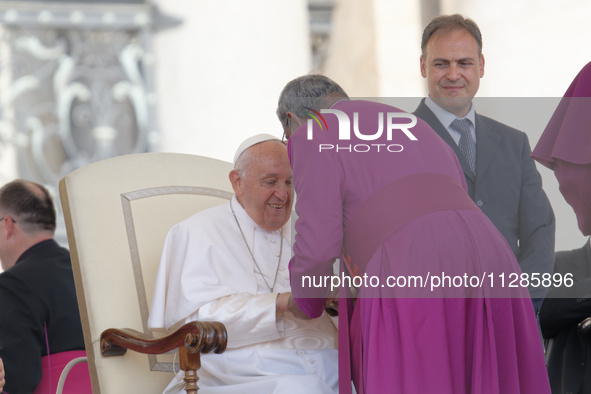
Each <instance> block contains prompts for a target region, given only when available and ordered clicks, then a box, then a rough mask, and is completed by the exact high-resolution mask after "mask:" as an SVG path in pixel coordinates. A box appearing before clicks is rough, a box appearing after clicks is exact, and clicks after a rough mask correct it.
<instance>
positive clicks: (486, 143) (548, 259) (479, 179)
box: [414, 99, 555, 298]
mask: <svg viewBox="0 0 591 394" xmlns="http://www.w3.org/2000/svg"><path fill="white" fill-rule="evenodd" d="M414 114H415V115H416V116H418V117H419V118H421V119H423V120H424V121H426V122H427V123H428V124H429V125H430V126H431V127H432V128H433V130H435V132H436V133H437V134H439V136H440V137H441V138H443V140H444V141H445V142H447V144H448V145H449V146H451V147H452V149H453V150H454V152H455V153H456V156H457V157H458V160H459V161H460V164H461V166H462V169H463V170H464V175H465V177H466V183H467V184H468V193H469V194H470V197H471V198H472V200H474V201H475V202H476V205H478V206H479V207H480V209H482V211H483V212H484V213H485V214H486V216H488V218H489V219H490V220H491V221H492V222H493V224H494V225H495V226H496V227H497V228H498V229H499V231H500V232H501V234H503V236H504V237H505V239H506V240H507V242H508V243H509V246H510V247H511V249H512V250H513V253H515V256H516V257H517V260H518V261H519V265H520V266H521V270H522V271H523V272H526V273H529V274H534V273H538V274H539V276H541V274H543V273H552V270H553V266H554V231H555V222H554V212H553V211H552V207H551V206H550V202H549V201H548V197H546V193H544V191H543V190H542V178H541V176H540V174H539V173H538V170H537V169H536V165H535V163H534V161H533V159H532V158H531V157H530V154H531V148H530V146H529V141H528V139H527V136H526V134H525V133H523V132H521V131H519V130H516V129H514V128H511V127H509V126H507V125H504V124H502V123H500V122H497V121H495V120H493V119H490V118H487V117H486V116H482V115H478V114H476V175H474V174H473V173H472V171H471V170H470V166H469V165H468V162H467V161H466V159H465V158H464V155H463V154H462V152H461V151H460V148H459V147H458V145H457V144H456V143H455V141H454V140H453V138H452V137H451V136H450V135H449V132H448V131H447V129H446V128H445V127H444V126H443V125H442V124H441V122H440V121H439V119H437V117H436V116H435V114H433V112H432V111H431V110H430V109H429V107H427V105H426V104H425V100H424V99H423V100H422V101H421V103H420V104H419V106H418V108H417V109H416V111H415V112H414ZM529 290H530V295H531V296H532V298H541V297H544V294H545V292H546V289H545V288H544V287H543V286H539V287H530V289H529Z"/></svg>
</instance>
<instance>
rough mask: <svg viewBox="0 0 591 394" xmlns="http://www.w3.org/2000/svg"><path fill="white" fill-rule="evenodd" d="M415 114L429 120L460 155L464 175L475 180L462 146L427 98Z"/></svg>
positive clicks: (422, 101) (457, 154) (433, 127)
mask: <svg viewBox="0 0 591 394" xmlns="http://www.w3.org/2000/svg"><path fill="white" fill-rule="evenodd" d="M414 114H415V115H416V116H418V117H419V118H421V119H423V120H424V121H425V122H427V123H428V124H429V126H431V128H432V129H433V130H435V132H436V133H437V134H438V135H439V136H440V137H441V138H442V139H443V140H444V141H445V142H446V143H447V144H448V145H449V146H450V147H451V148H452V149H453V151H454V152H455V154H456V156H457V157H458V161H459V162H460V165H461V166H462V170H463V171H464V175H465V176H466V177H467V178H468V179H470V180H471V181H472V182H474V173H473V172H472V170H471V169H470V165H469V164H468V161H467V160H466V158H465V157H464V154H463V153H462V151H460V147H459V146H458V144H456V142H455V141H454V139H453V138H452V137H451V135H450V134H449V132H448V131H447V129H446V128H445V126H443V125H442V124H441V122H440V121H439V119H437V116H435V114H434V113H433V111H431V110H430V109H429V107H427V105H426V104H425V99H422V100H421V103H420V104H419V106H418V107H417V109H416V111H415V112H414ZM476 171H478V144H476Z"/></svg>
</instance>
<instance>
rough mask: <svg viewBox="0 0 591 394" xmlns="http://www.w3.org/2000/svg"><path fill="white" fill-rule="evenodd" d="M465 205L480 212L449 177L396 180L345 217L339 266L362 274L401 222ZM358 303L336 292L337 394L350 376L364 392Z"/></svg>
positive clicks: (428, 175)
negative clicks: (350, 216) (352, 213)
mask: <svg viewBox="0 0 591 394" xmlns="http://www.w3.org/2000/svg"><path fill="white" fill-rule="evenodd" d="M466 209H467V210H475V211H480V209H479V208H478V206H476V204H475V203H474V202H473V201H472V200H471V199H470V197H469V196H468V193H467V192H466V191H465V190H464V188H463V187H462V185H461V183H460V182H459V181H457V180H456V179H454V178H452V177H450V176H447V175H442V174H431V173H425V174H416V175H410V176H406V177H404V178H400V179H397V180H396V181H393V182H391V183H389V184H388V185H386V186H384V187H383V188H381V189H380V190H378V191H377V192H375V193H374V194H373V195H371V196H370V197H369V198H368V199H367V200H366V201H365V202H364V203H363V205H362V206H361V208H359V210H358V211H357V212H356V213H355V215H354V216H353V217H352V218H351V220H350V221H349V223H348V225H347V227H346V229H345V234H344V242H343V244H344V248H343V256H342V259H341V260H342V262H343V265H344V266H346V268H347V270H348V271H349V274H350V275H353V276H356V275H363V273H364V272H365V270H366V267H367V263H368V262H369V260H370V259H371V257H372V256H373V255H374V253H375V252H376V250H377V249H378V248H379V246H380V245H381V244H382V243H383V242H384V241H386V239H388V238H389V237H390V236H391V235H392V234H394V233H395V232H396V231H397V230H399V229H400V228H401V227H403V226H404V225H405V224H407V223H410V222H412V221H413V220H415V219H417V218H419V217H421V216H424V215H427V214H429V213H433V212H438V211H446V210H466ZM342 268H343V267H341V269H342ZM341 290H343V289H341ZM346 291H348V289H346ZM358 305H359V303H358V302H357V303H355V302H354V300H352V299H351V298H350V295H349V297H347V296H346V295H344V296H343V295H342V296H341V297H340V300H339V364H340V365H341V367H340V368H339V392H340V393H342V394H350V393H351V388H350V387H351V380H352V379H353V381H354V382H355V387H356V389H357V393H358V394H363V392H364V389H363V346H362V345H363V343H362V339H363V337H362V333H361V320H360V318H359V307H358Z"/></svg>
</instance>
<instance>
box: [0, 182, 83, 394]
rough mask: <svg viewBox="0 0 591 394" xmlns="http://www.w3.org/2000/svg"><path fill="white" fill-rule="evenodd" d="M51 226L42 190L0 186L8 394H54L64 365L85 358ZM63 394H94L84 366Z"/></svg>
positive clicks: (66, 268)
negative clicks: (52, 393)
mask: <svg viewBox="0 0 591 394" xmlns="http://www.w3.org/2000/svg"><path fill="white" fill-rule="evenodd" d="M55 227H56V213H55V208H54V205H53V201H52V199H51V196H50V194H49V192H48V191H47V189H46V188H45V187H43V186H42V185H40V184H37V183H34V182H30V181H27V180H22V179H17V180H15V181H12V182H10V183H7V184H5V185H4V186H3V187H2V188H0V261H1V262H2V269H3V270H4V272H3V273H2V274H0V357H1V358H2V360H3V362H4V368H5V373H6V385H5V386H4V390H5V391H6V392H7V393H10V394H20V393H35V394H38V393H47V392H55V389H56V387H57V383H58V380H59V376H60V373H61V371H62V369H63V367H65V365H66V364H67V363H68V362H69V361H70V360H72V359H74V358H77V357H81V356H86V352H85V351H84V339H83V335H82V324H81V322H80V314H79V312H78V301H77V299H76V289H75V286H74V277H73V274H72V266H71V263H70V253H69V252H68V250H67V249H65V248H63V247H61V246H59V245H58V243H57V242H56V241H55V240H54V232H55ZM50 382H51V384H50ZM64 393H72V394H74V393H75V394H85V393H92V390H91V388H90V378H89V373H88V366H87V364H85V363H84V364H78V365H76V366H75V367H74V369H72V371H71V372H70V374H69V375H68V379H67V380H66V386H65V387H64Z"/></svg>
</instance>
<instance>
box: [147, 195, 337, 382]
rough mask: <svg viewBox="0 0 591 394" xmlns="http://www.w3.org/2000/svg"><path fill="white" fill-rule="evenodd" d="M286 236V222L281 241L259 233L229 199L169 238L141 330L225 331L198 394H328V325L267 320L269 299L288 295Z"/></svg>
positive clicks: (205, 361)
mask: <svg viewBox="0 0 591 394" xmlns="http://www.w3.org/2000/svg"><path fill="white" fill-rule="evenodd" d="M230 204H231V205H230ZM232 208H233V209H234V212H235V214H236V218H237V220H238V222H239V223H240V228H241V229H242V232H243V234H244V236H243V235H242V234H241V232H240V229H239V227H238V225H237V223H236V220H235V218H234V215H233V214H232ZM290 234H291V230H290V223H289V222H288V223H287V224H286V225H285V226H284V227H283V229H282V232H280V231H274V232H271V233H269V232H267V231H265V230H263V229H262V228H260V227H259V226H258V225H257V224H256V223H255V222H254V221H253V220H252V219H251V218H250V216H248V214H247V213H246V211H245V210H244V209H243V208H242V206H241V205H240V204H239V203H238V201H237V200H236V197H234V198H233V199H232V201H231V203H229V204H223V205H221V206H218V207H215V208H211V209H208V210H204V211H202V212H199V213H197V214H195V215H193V216H192V217H190V218H188V219H187V220H185V221H183V222H181V223H179V224H177V225H175V226H174V227H173V228H172V229H171V230H170V231H169V233H168V236H167V237H166V242H165V244H164V250H163V252H162V259H161V261H160V267H159V270H158V276H157V278H156V286H155V289H154V297H153V300H152V308H151V312H150V318H149V320H148V326H149V327H150V328H165V329H170V328H171V327H176V326H179V325H182V324H184V323H186V322H189V321H192V320H203V321H219V322H222V323H224V325H225V326H226V328H227V330H228V347H227V350H226V352H225V353H223V354H204V355H202V358H201V360H202V366H201V369H200V370H199V387H200V390H199V393H200V394H214V393H240V394H244V393H265V394H266V393H281V394H286V393H294V394H295V393H297V394H301V393H314V394H317V393H334V392H336V391H337V381H338V376H337V375H338V373H337V350H336V348H337V331H336V329H335V327H334V325H333V324H332V322H331V320H330V318H329V317H328V316H327V315H326V314H325V315H323V316H321V317H320V318H318V319H314V320H301V319H296V318H295V317H294V316H293V315H292V314H291V313H289V312H288V313H285V314H284V315H277V314H276V306H275V300H276V298H277V295H278V294H279V293H284V292H289V291H290V287H289V271H288V263H289V259H290V257H291V242H290V240H291V235H290ZM282 238H283V241H281V239H282ZM245 240H246V242H245ZM282 242H283V245H281V244H282ZM246 243H248V247H249V248H250V250H251V251H252V253H253V254H254V258H255V260H256V263H257V264H258V266H259V267H260V269H261V270H262V274H263V275H264V276H265V278H264V279H263V277H262V276H261V273H260V272H259V269H258V268H257V266H256V265H255V263H254V262H253V258H252V257H251V254H250V252H249V250H248V248H247V246H246ZM279 256H281V259H280V260H281V261H280V265H279V268H277V267H278V266H277V264H278V260H279ZM275 276H276V277H277V278H276V280H275ZM265 280H266V282H265ZM274 280H275V285H274V288H273V292H271V289H270V287H273V281H274ZM182 378H183V376H182V372H181V373H179V374H177V376H176V377H175V379H174V380H173V381H172V382H171V384H170V385H169V386H168V388H167V390H166V391H165V393H176V392H179V391H181V389H182V387H183V386H184V384H183V381H182Z"/></svg>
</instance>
